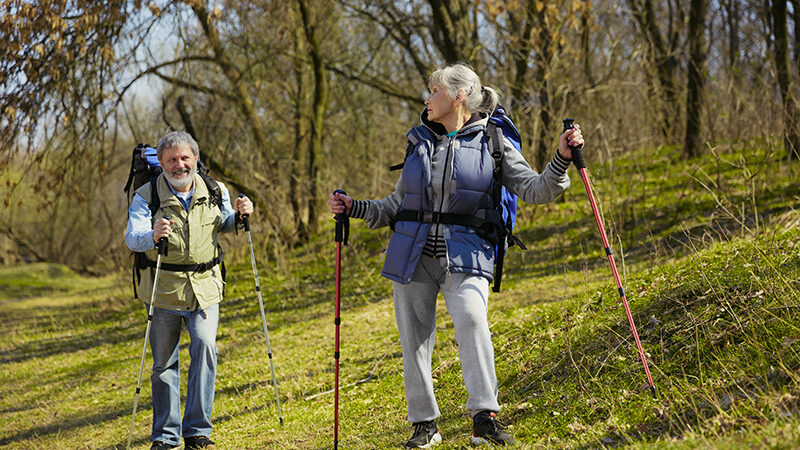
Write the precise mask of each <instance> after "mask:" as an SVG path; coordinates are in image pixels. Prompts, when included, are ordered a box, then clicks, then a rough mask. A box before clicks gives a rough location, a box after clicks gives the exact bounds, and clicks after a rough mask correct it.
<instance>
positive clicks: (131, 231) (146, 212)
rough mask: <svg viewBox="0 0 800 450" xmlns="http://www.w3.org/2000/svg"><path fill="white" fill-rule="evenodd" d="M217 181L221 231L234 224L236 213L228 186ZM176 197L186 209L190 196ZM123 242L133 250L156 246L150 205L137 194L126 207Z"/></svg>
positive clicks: (190, 199) (150, 248) (144, 249)
mask: <svg viewBox="0 0 800 450" xmlns="http://www.w3.org/2000/svg"><path fill="white" fill-rule="evenodd" d="M217 183H218V184H219V188H220V191H222V206H221V207H220V212H222V229H221V231H228V230H229V229H231V228H232V227H233V226H234V224H235V214H236V213H235V211H234V210H233V207H232V206H231V196H230V193H228V188H226V187H225V185H224V184H222V183H220V182H217ZM167 186H169V189H170V190H171V191H172V193H173V194H175V190H174V189H172V186H170V184H169V183H167ZM176 197H177V198H178V200H179V201H180V202H181V205H183V207H184V208H185V209H186V210H187V211H188V210H189V206H190V204H191V202H192V198H191V197H189V199H188V200H184V199H182V198H181V197H180V196H177V195H176ZM125 244H127V245H128V248H130V249H131V250H133V251H134V252H144V251H146V250H152V249H154V248H155V247H156V243H155V242H153V217H152V215H151V214H150V206H149V205H148V204H147V200H145V198H144V197H142V196H141V195H139V194H133V198H132V199H131V206H130V207H128V229H127V230H126V231H125Z"/></svg>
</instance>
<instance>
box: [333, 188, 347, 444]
mask: <svg viewBox="0 0 800 450" xmlns="http://www.w3.org/2000/svg"><path fill="white" fill-rule="evenodd" d="M333 193H334V194H337V193H340V194H345V195H347V193H346V192H345V191H343V190H341V189H337V190H335V191H333ZM334 219H336V234H335V239H334V240H335V241H336V310H335V316H334V320H333V324H334V325H335V326H336V333H335V337H334V350H333V360H334V366H333V448H334V449H338V448H339V325H340V324H341V323H342V320H341V318H340V317H339V310H340V299H341V293H342V244H344V245H347V238H348V237H349V235H350V219H349V218H348V217H347V215H346V213H345V212H342V213H339V214H336V215H334Z"/></svg>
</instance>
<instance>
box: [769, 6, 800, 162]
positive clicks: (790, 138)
mask: <svg viewBox="0 0 800 450" xmlns="http://www.w3.org/2000/svg"><path fill="white" fill-rule="evenodd" d="M770 11H771V17H772V27H773V37H774V39H773V53H774V55H775V70H776V72H777V75H778V86H779V88H780V91H781V98H782V99H783V114H784V116H783V123H784V136H785V139H784V143H785V146H786V152H787V153H788V158H789V160H791V159H793V158H798V157H800V153H798V152H800V129H799V126H800V124H798V104H797V97H796V95H795V87H794V76H793V75H792V70H791V65H790V64H789V36H788V31H787V26H786V17H787V11H786V2H785V1H781V0H772V5H771V8H770Z"/></svg>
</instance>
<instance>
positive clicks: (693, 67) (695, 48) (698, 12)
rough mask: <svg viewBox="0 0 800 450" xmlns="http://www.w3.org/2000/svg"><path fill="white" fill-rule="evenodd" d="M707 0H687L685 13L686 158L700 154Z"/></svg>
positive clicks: (684, 148)
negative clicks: (686, 72) (686, 76)
mask: <svg viewBox="0 0 800 450" xmlns="http://www.w3.org/2000/svg"><path fill="white" fill-rule="evenodd" d="M707 9H708V3H707V0H691V4H690V9H689V67H688V72H689V73H688V80H687V93H686V138H685V140H684V147H683V151H684V154H685V155H686V156H688V157H695V156H697V155H699V154H700V146H701V128H700V123H701V120H700V116H701V115H702V113H703V105H704V87H705V86H704V85H705V73H706V39H705V26H704V23H705V19H706V10H707Z"/></svg>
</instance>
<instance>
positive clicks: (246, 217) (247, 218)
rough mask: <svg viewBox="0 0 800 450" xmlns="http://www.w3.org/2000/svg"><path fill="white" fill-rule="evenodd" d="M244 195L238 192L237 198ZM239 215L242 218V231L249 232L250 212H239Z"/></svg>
mask: <svg viewBox="0 0 800 450" xmlns="http://www.w3.org/2000/svg"><path fill="white" fill-rule="evenodd" d="M242 197H246V195H244V194H239V198H242ZM239 217H241V218H242V225H244V231H247V232H248V233H249V232H250V214H240V215H239Z"/></svg>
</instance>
